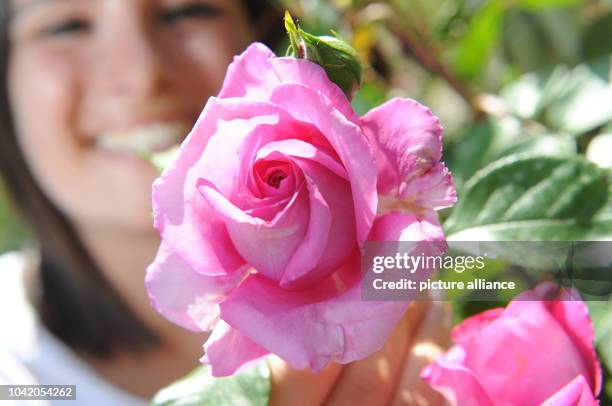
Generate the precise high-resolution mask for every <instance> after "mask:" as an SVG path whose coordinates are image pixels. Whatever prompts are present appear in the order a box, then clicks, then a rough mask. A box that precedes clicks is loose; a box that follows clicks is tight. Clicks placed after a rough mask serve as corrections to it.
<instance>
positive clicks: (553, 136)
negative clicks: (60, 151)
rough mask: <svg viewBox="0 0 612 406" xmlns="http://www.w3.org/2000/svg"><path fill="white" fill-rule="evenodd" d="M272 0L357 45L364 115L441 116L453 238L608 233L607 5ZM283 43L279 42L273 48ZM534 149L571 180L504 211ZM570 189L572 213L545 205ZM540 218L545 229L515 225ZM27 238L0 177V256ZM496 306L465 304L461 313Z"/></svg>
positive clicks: (605, 351)
mask: <svg viewBox="0 0 612 406" xmlns="http://www.w3.org/2000/svg"><path fill="white" fill-rule="evenodd" d="M276 4H277V6H278V10H279V13H278V14H274V15H271V16H270V18H269V19H268V21H264V24H272V25H275V24H278V26H279V27H282V21H281V18H282V13H281V12H280V11H281V10H282V9H284V8H287V9H289V10H290V11H291V13H292V14H293V15H294V16H295V17H297V18H298V19H299V23H300V24H301V25H302V26H303V27H304V28H305V29H306V30H308V31H310V32H312V33H316V34H324V33H329V30H330V29H332V28H333V29H334V30H335V31H337V32H338V33H339V34H340V36H342V37H343V38H345V39H346V40H348V41H349V42H350V43H351V44H352V45H353V46H354V47H355V49H356V50H357V51H358V53H359V55H360V57H361V59H362V62H363V64H364V68H365V70H364V82H363V85H362V88H361V90H360V92H359V93H358V94H357V95H356V96H355V98H354V100H353V106H354V108H355V110H356V111H357V112H358V113H359V114H362V113H364V112H366V111H368V110H369V109H370V108H372V107H374V106H376V105H378V104H380V103H381V102H383V101H384V100H386V99H388V98H390V97H394V96H401V97H410V98H414V99H416V100H418V101H420V102H422V103H424V104H426V105H427V106H429V107H430V108H431V109H432V111H433V112H434V113H435V114H436V115H438V116H439V117H440V119H441V122H442V124H443V126H444V128H445V140H444V141H445V151H444V153H445V158H444V160H445V161H446V163H447V164H448V166H449V167H450V168H451V170H452V172H453V174H454V179H455V182H456V186H457V189H458V195H459V200H460V202H461V203H460V204H459V205H458V206H457V207H455V208H454V209H451V210H452V211H447V212H444V213H442V214H443V218H444V219H447V218H450V220H449V221H447V222H446V223H445V229H446V231H447V233H449V234H450V235H453V234H455V233H460V232H466V230H467V231H474V230H477V231H478V230H479V231H482V230H483V229H484V230H489V229H487V228H486V227H489V226H491V225H497V226H499V225H500V224H501V225H502V227H501V229H503V230H502V231H501V232H499V233H498V234H496V235H495V237H496V238H498V239H504V238H505V239H508V240H512V239H526V240H529V239H532V240H545V239H552V240H554V239H556V238H558V239H568V240H589V239H603V240H612V237H611V236H612V215H611V214H612V198H611V197H610V195H611V194H612V193H610V182H609V181H608V180H609V179H611V178H612V177H611V176H610V175H612V83H611V80H610V78H611V63H612V0H589V1H576V0H490V1H483V0H465V1H457V0H388V1H358V0H332V1H321V0H299V1H290V0H283V1H277V2H276ZM286 47H287V43H286V42H285V43H281V44H280V45H279V46H278V48H277V49H276V51H277V53H279V54H284V50H285V49H286ZM534 156H536V157H547V159H548V161H547V162H549V163H550V166H551V168H553V169H554V168H561V167H563V168H569V169H568V171H569V172H568V173H569V175H567V174H566V175H565V177H564V178H563V179H561V178H559V179H556V180H555V182H553V186H554V187H549V188H548V189H547V190H548V194H543V196H545V198H543V201H540V202H538V203H537V205H535V206H533V207H528V208H526V209H525V210H524V211H523V213H522V214H521V213H518V214H515V216H514V217H512V216H509V215H508V213H505V216H504V215H502V214H500V210H498V209H499V208H500V207H503V205H504V204H505V203H504V202H506V203H507V202H513V201H516V200H517V199H518V197H519V196H520V195H521V193H522V192H524V191H526V190H527V189H529V188H531V187H533V186H534V185H535V184H539V185H541V184H542V182H547V181H549V180H550V179H551V176H552V177H553V178H554V176H557V175H555V173H556V172H554V171H553V169H550V170H549V171H548V172H547V171H546V170H541V171H539V170H538V167H534V166H533V165H531V164H530V163H531V162H533V159H532V158H533V157H534ZM530 159H531V161H530ZM553 172H554V173H553ZM602 174H603V175H602ZM602 179H603V180H604V181H602ZM534 182H535V183H534ZM559 185H562V186H563V187H561V186H559ZM483 193H484V194H485V195H487V196H495V200H491V199H488V200H487V199H484V198H482V194H483ZM479 196H480V197H479ZM562 198H563V199H565V200H563V201H564V202H565V203H567V204H565V203H564V204H565V206H564V207H565V208H564V210H561V211H557V212H554V213H553V212H551V211H550V210H546V209H548V208H550V207H551V206H552V205H554V204H555V203H556V202H558V201H559V199H562ZM547 199H548V200H547ZM568 199H569V200H568ZM492 202H493V203H492ZM568 202H569V203H568ZM525 213H527V214H525ZM521 216H522V217H521ZM526 216H527V217H526ZM534 219H535V220H538V221H539V223H538V224H540V226H538V227H531V228H529V227H527V228H525V227H523V228H521V227H522V226H521V227H519V226H516V225H515V224H514V223H513V221H520V220H534ZM542 224H544V226H541V225H542ZM499 229H500V227H497V228H496V230H499ZM28 244H29V237H28V231H27V228H26V227H25V226H24V224H23V222H22V221H20V219H19V218H18V216H17V215H16V214H15V211H14V210H13V209H12V208H11V207H10V204H9V203H8V202H7V201H6V198H5V193H4V189H3V187H2V185H1V184H0V252H6V251H9V250H15V249H19V248H20V247H24V246H27V245H28ZM511 262H512V261H508V264H507V265H508V266H510V265H511ZM608 278H609V277H608ZM505 299H506V298H500V302H501V303H503V301H504V300H505ZM494 304H495V303H491V302H486V303H482V302H481V303H477V304H470V303H469V302H463V303H458V304H457V305H456V308H457V309H456V310H457V319H458V320H460V319H461V318H463V317H465V316H467V315H469V314H472V313H474V312H476V311H481V310H483V309H484V308H486V307H491V306H492V305H494ZM589 307H590V308H591V315H592V318H593V320H594V322H595V324H596V332H597V344H598V349H599V352H600V357H601V359H602V362H603V363H604V364H605V365H606V366H607V369H606V367H604V369H605V370H606V374H608V378H607V379H606V382H607V384H606V388H605V392H607V394H604V395H603V396H604V397H603V399H602V404H604V405H605V404H612V400H611V399H612V381H611V380H610V379H609V373H610V368H612V308H611V306H610V302H609V301H608V302H605V301H599V302H598V301H591V302H589Z"/></svg>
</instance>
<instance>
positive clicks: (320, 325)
mask: <svg viewBox="0 0 612 406" xmlns="http://www.w3.org/2000/svg"><path fill="white" fill-rule="evenodd" d="M378 221H381V222H382V223H380V224H378ZM398 222H401V224H402V226H392V223H398ZM372 234H373V236H375V237H376V238H378V239H380V240H381V241H397V240H398V239H400V238H404V239H406V240H408V241H421V240H430V239H435V238H439V237H440V235H443V234H442V231H441V229H440V227H439V224H437V222H434V220H431V219H428V220H425V221H422V222H419V221H418V220H416V219H415V218H414V217H412V216H408V215H401V214H397V213H395V214H392V215H386V216H384V218H381V219H377V223H375V225H374V227H373V233H372ZM359 260H360V255H359V253H358V252H356V253H355V254H354V255H353V257H352V258H351V260H350V261H347V263H346V264H345V266H344V267H343V268H342V269H340V270H338V271H337V272H336V273H335V274H334V275H333V276H332V277H331V278H328V279H327V280H325V281H322V282H320V283H317V284H315V285H314V286H313V287H311V288H310V289H303V290H298V291H287V290H284V289H281V288H280V287H279V286H278V285H276V284H275V283H273V282H271V281H270V280H267V279H265V278H263V277H260V276H258V275H256V276H254V277H249V278H248V279H247V280H246V281H245V282H244V283H243V284H242V285H240V287H238V289H236V290H234V291H233V292H232V294H231V295H230V296H228V298H227V299H226V300H225V301H224V302H223V303H222V304H221V317H222V318H223V319H224V320H225V321H226V322H227V323H228V324H230V325H231V326H233V327H234V328H236V329H238V330H240V331H242V332H243V333H244V334H245V335H247V336H248V337H249V338H251V339H252V340H253V341H255V342H256V343H258V344H259V345H261V346H262V347H264V348H267V349H269V350H271V351H274V352H275V353H276V354H278V355H279V356H281V357H282V358H283V359H285V361H287V362H289V363H290V364H291V365H292V366H293V367H294V368H297V369H302V368H306V367H309V368H311V369H314V370H315V371H320V370H321V369H322V368H323V367H324V366H325V365H326V364H327V363H328V362H331V361H333V362H339V363H348V362H352V361H355V360H358V359H362V358H365V357H366V356H368V355H370V354H371V353H373V352H375V351H377V350H378V349H380V348H381V347H382V346H383V344H384V342H385V340H386V338H387V337H388V335H389V334H390V333H391V331H392V330H393V328H394V327H395V325H396V324H397V322H398V321H399V320H400V318H401V317H402V315H403V313H404V312H405V310H406V307H407V306H408V303H407V302H399V301H388V302H370V301H363V300H362V299H361V285H360V284H359V283H358V281H359V277H360V266H359ZM339 277H343V278H344V279H338V278H339Z"/></svg>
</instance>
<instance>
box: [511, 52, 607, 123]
mask: <svg viewBox="0 0 612 406" xmlns="http://www.w3.org/2000/svg"><path fill="white" fill-rule="evenodd" d="M611 62H612V56H611V55H608V56H606V57H603V58H599V59H597V60H594V61H592V62H590V63H586V64H581V65H578V66H576V67H575V68H574V69H569V68H567V67H565V66H556V67H554V68H552V69H546V70H543V71H540V72H537V73H529V74H526V75H524V76H523V77H521V78H520V79H518V80H517V81H515V82H513V83H511V84H510V85H508V86H507V87H505V88H504V89H502V91H501V92H500V95H501V96H502V98H503V99H504V100H505V101H506V102H507V103H508V105H509V107H510V108H511V110H513V112H514V113H515V114H516V115H518V116H519V117H521V118H529V119H533V120H537V121H540V122H541V123H543V124H545V125H546V126H548V127H551V128H554V129H557V130H559V131H563V132H567V133H570V134H575V135H581V134H583V133H585V132H586V131H589V130H592V129H594V128H596V127H598V126H601V125H603V124H606V123H608V122H610V121H612V103H610V100H612V83H611V73H612V72H611Z"/></svg>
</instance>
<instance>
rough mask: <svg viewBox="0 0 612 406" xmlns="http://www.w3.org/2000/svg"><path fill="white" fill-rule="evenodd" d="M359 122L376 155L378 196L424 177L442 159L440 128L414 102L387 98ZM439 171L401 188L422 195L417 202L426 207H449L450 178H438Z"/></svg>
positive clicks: (451, 192) (398, 189) (451, 193)
mask: <svg viewBox="0 0 612 406" xmlns="http://www.w3.org/2000/svg"><path fill="white" fill-rule="evenodd" d="M361 123H362V128H363V131H364V133H365V134H366V136H367V137H368V139H369V140H370V141H371V143H372V146H373V149H374V151H375V154H376V161H377V165H378V190H379V192H380V193H381V194H396V193H398V191H400V188H401V185H402V184H403V183H404V182H405V181H407V180H411V179H412V182H413V183H414V182H415V180H414V179H413V178H415V179H418V178H419V177H420V176H423V175H426V174H427V171H429V170H431V168H433V167H434V165H436V163H437V162H438V161H439V160H440V158H441V156H442V126H441V125H440V122H439V121H438V119H437V117H436V116H434V115H433V114H432V113H431V111H430V110H429V109H428V108H426V107H425V106H423V105H421V104H419V103H418V102H416V101H414V100H410V99H400V98H394V99H391V100H389V101H388V102H386V103H384V104H382V105H381V106H379V107H376V108H374V109H372V110H370V111H369V112H368V113H367V114H365V115H364V116H363V117H362V118H361ZM439 172H440V171H439V170H438V172H437V173H434V175H435V176H432V175H429V176H427V177H426V180H427V182H428V183H425V181H424V180H423V181H416V182H417V184H413V185H412V186H410V184H409V185H407V186H405V187H408V189H411V188H416V189H417V191H418V192H420V193H421V194H423V195H422V196H420V199H422V200H425V201H426V202H431V203H428V204H427V206H431V207H435V206H440V205H442V206H444V207H445V206H446V205H450V204H452V203H453V202H454V200H453V197H452V196H453V193H454V191H453V190H449V189H452V183H451V180H450V177H446V176H442V179H440V173H439ZM438 189H442V190H438ZM426 191H429V192H428V193H427V194H425V193H424V192H426ZM440 198H442V201H441V202H439V200H440Z"/></svg>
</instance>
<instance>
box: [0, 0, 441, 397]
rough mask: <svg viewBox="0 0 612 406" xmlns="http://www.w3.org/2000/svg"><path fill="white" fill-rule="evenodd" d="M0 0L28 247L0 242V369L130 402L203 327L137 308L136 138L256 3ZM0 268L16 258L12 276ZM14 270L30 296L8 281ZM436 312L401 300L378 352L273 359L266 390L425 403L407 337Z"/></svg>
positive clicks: (150, 248) (10, 179)
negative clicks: (334, 359)
mask: <svg viewBox="0 0 612 406" xmlns="http://www.w3.org/2000/svg"><path fill="white" fill-rule="evenodd" d="M1 7H2V8H3V10H2V24H1V29H2V32H1V34H0V36H1V38H0V41H1V45H2V51H1V52H2V53H3V55H2V57H1V60H2V62H1V63H2V66H1V72H0V75H2V77H3V78H4V83H5V86H3V87H2V95H1V96H0V120H1V122H2V126H3V127H2V134H1V137H0V167H1V169H2V174H3V177H4V180H5V183H6V184H7V187H8V189H9V191H10V192H11V194H12V195H13V197H14V200H15V202H16V205H17V207H18V208H19V209H21V211H22V212H23V214H24V216H25V218H26V219H27V220H29V222H30V224H31V226H32V228H33V230H34V231H35V236H36V237H37V242H38V247H39V248H38V256H37V260H36V261H30V265H29V266H27V265H28V264H27V262H28V261H24V260H23V257H17V256H14V255H13V256H11V257H8V258H4V259H3V260H2V262H1V263H0V266H1V267H2V268H0V269H1V271H2V274H3V275H2V278H5V279H6V280H3V282H4V283H3V284H2V286H0V295H1V296H5V300H7V303H3V308H4V309H5V311H4V312H3V313H0V315H1V317H2V320H0V321H2V325H3V329H6V330H7V331H6V332H5V331H3V333H2V336H3V339H2V341H0V343H1V344H2V345H3V347H4V348H3V350H4V357H5V359H6V361H5V362H4V363H2V364H0V380H4V381H8V382H11V383H14V384H19V383H30V382H39V383H45V384H46V383H57V384H76V385H77V403H78V404H104V405H113V404H117V405H129V404H141V403H144V402H145V401H144V399H146V398H149V397H151V396H152V395H153V394H154V393H155V391H156V390H158V389H159V388H161V387H163V386H165V385H167V384H169V383H170V382H172V381H173V380H175V379H177V378H179V377H180V376H182V375H184V374H186V373H187V372H189V371H190V370H191V369H193V368H194V367H196V366H197V360H198V359H199V358H200V356H201V354H200V353H201V345H202V343H203V341H204V339H205V337H203V336H202V335H200V334H193V333H190V332H187V331H183V330H181V329H180V328H177V327H175V326H173V325H171V324H170V323H168V322H167V321H166V320H164V319H162V318H161V317H159V316H158V315H157V314H156V313H155V312H154V311H152V310H151V308H150V307H149V302H148V299H147V295H146V293H145V291H144V285H143V277H144V269H145V268H146V266H147V265H148V264H149V263H150V262H151V260H152V258H153V257H154V255H155V251H156V249H157V246H158V244H159V240H158V235H157V233H156V232H155V231H154V230H153V228H152V227H151V218H150V186H151V183H152V181H153V179H154V178H155V175H156V174H155V171H154V170H153V169H152V167H151V166H150V165H148V164H147V163H146V162H145V161H143V160H142V159H141V158H140V156H141V152H142V151H143V150H161V149H165V148H167V147H168V146H170V145H172V144H176V143H178V142H180V141H181V140H182V138H183V136H184V135H185V134H186V133H187V131H188V129H189V127H190V126H191V125H192V123H193V122H194V121H195V119H196V117H197V115H198V113H199V112H200V111H201V109H202V107H203V105H204V103H205V101H206V99H207V98H208V97H209V96H212V95H214V94H216V92H217V91H218V89H219V88H220V85H221V83H222V81H223V76H224V73H225V69H226V66H227V64H228V63H229V61H230V60H231V57H232V56H233V55H235V54H237V53H239V52H240V51H241V50H243V49H244V48H245V47H246V45H247V44H248V43H249V42H251V41H253V40H254V39H255V33H254V28H253V27H254V25H253V22H254V21H256V20H257V19H258V18H259V17H260V14H261V10H262V4H259V2H256V1H248V2H240V1H239V0H96V1H92V0H62V1H60V0H13V1H4V2H2V6H1ZM9 268H28V271H24V272H25V273H24V279H26V280H27V281H28V282H22V280H21V279H17V276H20V275H21V273H19V272H18V271H16V270H15V269H9ZM9 280H10V282H9ZM24 284H25V291H26V292H27V295H28V297H29V298H30V302H31V303H32V304H33V307H32V306H29V305H28V304H27V303H26V301H25V299H24V297H23V295H20V294H15V292H19V291H20V289H22V288H23V286H24ZM9 291H10V292H13V294H12V295H9V294H8V292H9ZM6 309H10V311H6ZM441 312H442V313H441ZM443 318H444V317H443V311H442V310H441V309H440V308H439V307H437V306H434V307H430V306H426V305H420V306H416V307H415V309H413V311H411V312H409V313H408V314H407V316H406V318H405V320H404V321H403V322H402V323H400V325H399V326H398V328H397V330H396V332H395V333H394V335H393V336H392V337H391V338H390V340H389V342H388V343H387V345H386V346H385V348H383V350H382V351H381V352H380V353H378V354H375V355H373V356H372V357H370V358H368V359H366V360H364V361H361V362H358V363H355V364H351V365H349V366H347V367H340V366H332V367H330V368H328V369H327V370H326V371H325V372H324V373H323V374H321V375H313V374H310V373H307V372H298V371H291V370H290V369H289V368H287V367H286V366H285V365H284V364H283V363H282V362H280V361H273V362H272V365H273V368H272V371H273V378H272V382H273V393H272V399H271V403H274V404H287V403H288V402H290V403H291V404H297V403H302V404H317V403H321V402H323V401H324V400H326V399H327V400H328V401H329V402H330V403H332V404H343V403H348V402H351V401H352V400H353V399H354V398H355V397H357V398H356V400H358V401H359V402H360V403H362V402H368V400H370V399H371V401H372V402H376V403H381V404H382V403H386V402H388V401H392V400H396V401H398V402H400V403H401V402H404V401H410V402H416V401H417V399H418V398H419V397H422V399H423V401H424V402H428V401H427V399H434V398H433V397H429V396H431V394H430V393H429V392H427V391H426V390H425V389H423V386H422V384H420V381H419V380H418V367H417V366H418V365H420V364H422V363H423V362H424V361H423V360H422V359H421V358H422V357H423V354H427V355H431V348H433V347H431V346H430V347H427V346H423V345H421V347H419V345H420V344H419V343H420V342H421V341H423V342H429V341H432V340H434V341H435V338H436V337H443V336H444V335H443V334H441V332H443V331H444V329H441V328H440V327H439V326H440V325H441V320H442V319H443ZM23 320H26V321H28V322H24V321H23ZM417 327H420V328H417ZM431 337H433V338H431ZM419 348H421V350H420V351H421V352H419ZM0 352H2V349H0ZM0 359H2V358H0ZM9 360H10V361H9ZM26 377H27V381H28V382H24V380H26ZM368 404H369V403H368ZM424 404H428V403H424Z"/></svg>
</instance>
